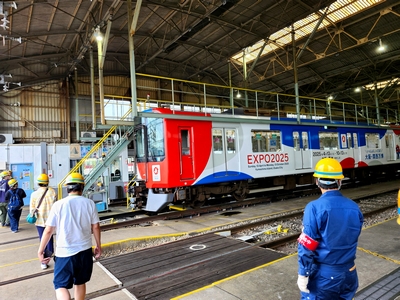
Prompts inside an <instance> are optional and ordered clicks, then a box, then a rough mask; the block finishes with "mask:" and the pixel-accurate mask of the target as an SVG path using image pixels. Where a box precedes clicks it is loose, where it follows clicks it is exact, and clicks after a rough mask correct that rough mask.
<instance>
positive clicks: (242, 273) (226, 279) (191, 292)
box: [170, 253, 297, 300]
mask: <svg viewBox="0 0 400 300" xmlns="http://www.w3.org/2000/svg"><path fill="white" fill-rule="evenodd" d="M295 255H297V253H294V254H291V255H288V256H285V257H282V258H279V259H277V260H274V261H271V262H269V263H266V264H264V265H261V266H258V267H255V268H253V269H250V270H247V271H244V272H241V273H238V274H235V275H233V276H230V277H227V278H224V279H221V280H218V281H215V282H213V283H211V284H209V285H206V286H204V287H201V288H199V289H197V290H193V291H190V292H188V293H186V294H183V295H179V296H177V297H175V298H171V299H170V300H178V299H182V298H183V297H186V296H189V295H192V294H195V293H197V292H200V291H204V290H206V289H209V288H211V287H213V286H216V285H218V284H220V283H223V282H226V281H229V280H232V279H235V278H237V277H240V276H243V275H244V274H247V273H251V272H253V271H256V270H259V269H262V268H265V267H267V266H270V265H273V264H274V263H277V262H280V261H282V260H285V259H287V258H290V257H292V256H295Z"/></svg>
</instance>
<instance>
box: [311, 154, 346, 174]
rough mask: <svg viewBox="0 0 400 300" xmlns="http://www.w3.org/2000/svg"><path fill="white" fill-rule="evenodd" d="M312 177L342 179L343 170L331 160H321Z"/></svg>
mask: <svg viewBox="0 0 400 300" xmlns="http://www.w3.org/2000/svg"><path fill="white" fill-rule="evenodd" d="M313 176H314V177H317V178H330V179H343V178H344V176H343V170H342V166H341V165H340V163H339V162H338V161H337V160H336V159H333V158H323V159H321V160H320V161H319V162H318V163H317V165H316V166H315V170H314V175H313Z"/></svg>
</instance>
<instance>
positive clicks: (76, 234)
mask: <svg viewBox="0 0 400 300" xmlns="http://www.w3.org/2000/svg"><path fill="white" fill-rule="evenodd" d="M65 186H66V187H67V192H68V196H67V197H65V198H63V199H61V200H59V201H56V202H55V203H54V204H53V206H52V208H51V211H50V214H49V217H48V218H47V221H46V228H45V230H44V232H43V235H42V240H41V242H40V246H39V250H38V257H39V260H40V261H41V263H43V264H47V263H48V262H49V261H50V259H51V258H50V257H47V258H44V250H45V247H46V245H47V243H48V242H49V240H50V237H51V236H52V234H53V233H54V230H56V233H57V234H56V253H55V258H54V261H55V264H54V280H53V283H54V288H55V290H56V296H57V299H58V300H64V299H70V298H71V296H70V294H69V291H68V290H69V289H71V288H72V286H73V285H74V286H75V292H74V299H75V300H84V299H85V294H86V282H88V281H89V280H90V277H91V275H92V271H93V255H94V257H95V258H96V259H97V258H99V257H100V255H101V243H100V220H99V216H98V213H97V210H96V207H95V204H94V202H93V201H92V200H90V199H88V198H85V197H83V196H82V192H83V188H84V186H85V180H84V178H83V176H82V175H81V174H79V173H71V174H70V175H69V176H68V177H67V179H66V181H65ZM92 232H93V236H94V239H95V241H96V247H95V248H94V253H93V252H92Z"/></svg>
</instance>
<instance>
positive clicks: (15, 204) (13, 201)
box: [8, 190, 21, 210]
mask: <svg viewBox="0 0 400 300" xmlns="http://www.w3.org/2000/svg"><path fill="white" fill-rule="evenodd" d="M9 191H10V193H11V198H10V202H8V209H9V210H18V209H20V208H21V201H20V198H19V196H18V193H17V192H16V191H15V192H13V191H12V190H9Z"/></svg>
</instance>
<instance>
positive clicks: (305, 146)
mask: <svg viewBox="0 0 400 300" xmlns="http://www.w3.org/2000/svg"><path fill="white" fill-rule="evenodd" d="M301 138H302V140H303V150H308V132H307V131H303V132H302V133H301Z"/></svg>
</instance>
